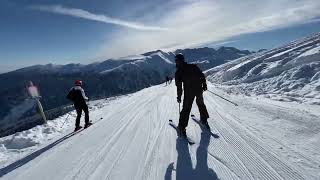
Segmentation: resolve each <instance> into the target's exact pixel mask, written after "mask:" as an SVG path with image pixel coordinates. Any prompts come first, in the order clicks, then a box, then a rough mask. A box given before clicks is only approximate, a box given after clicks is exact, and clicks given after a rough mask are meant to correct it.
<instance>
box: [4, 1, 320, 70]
mask: <svg viewBox="0 0 320 180" xmlns="http://www.w3.org/2000/svg"><path fill="white" fill-rule="evenodd" d="M319 9H320V1H319V0H268V1H263V0H255V1H248V0H202V1H200V0H152V1H145V0H114V1H111V0H108V1H106V0H90V1H88V0H63V1H62V0H59V1H58V0H1V1H0V72H6V71H9V70H13V69H16V68H21V67H25V66H30V65H34V64H47V63H55V64H66V63H84V64H86V63H90V62H94V61H101V60H104V59H107V58H111V57H120V56H127V55H131V54H138V53H143V52H146V51H150V50H155V49H163V50H174V49H177V48H187V47H201V46H213V47H216V46H219V45H225V46H235V47H238V48H241V49H250V50H258V49H261V48H272V47H275V46H278V45H281V44H284V43H287V42H289V41H291V40H294V39H296V38H299V37H303V36H306V35H309V34H312V33H315V32H318V31H320V11H319Z"/></svg>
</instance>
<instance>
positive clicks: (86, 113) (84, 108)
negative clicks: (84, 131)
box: [74, 103, 89, 127]
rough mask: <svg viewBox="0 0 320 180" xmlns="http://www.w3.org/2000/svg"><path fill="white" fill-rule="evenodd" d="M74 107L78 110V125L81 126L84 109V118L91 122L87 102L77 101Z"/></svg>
mask: <svg viewBox="0 0 320 180" xmlns="http://www.w3.org/2000/svg"><path fill="white" fill-rule="evenodd" d="M74 107H75V108H76V111H77V118H76V127H79V126H80V118H81V114H82V111H83V112H84V119H85V123H86V124H87V123H89V110H88V106H87V104H85V103H79V104H77V103H75V104H74Z"/></svg>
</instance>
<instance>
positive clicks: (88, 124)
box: [84, 122, 92, 128]
mask: <svg viewBox="0 0 320 180" xmlns="http://www.w3.org/2000/svg"><path fill="white" fill-rule="evenodd" d="M91 125H92V122H88V123H86V124H85V125H84V128H87V127H89V126H91Z"/></svg>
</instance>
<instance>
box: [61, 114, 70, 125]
mask: <svg viewBox="0 0 320 180" xmlns="http://www.w3.org/2000/svg"><path fill="white" fill-rule="evenodd" d="M69 115H70V113H68V115H67V117H66V119H65V120H64V122H63V123H62V125H61V127H60V129H61V128H62V127H63V125H64V123H65V122H66V121H67V119H68V117H69Z"/></svg>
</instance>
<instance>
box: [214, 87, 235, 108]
mask: <svg viewBox="0 0 320 180" xmlns="http://www.w3.org/2000/svg"><path fill="white" fill-rule="evenodd" d="M208 91H209V92H210V93H212V94H214V95H216V96H218V97H220V98H221V99H223V100H225V101H228V102H229V103H232V104H233V105H235V106H238V104H237V103H234V102H232V101H230V100H228V99H226V98H224V97H222V96H220V95H218V94H216V93H214V92H212V91H210V90H208Z"/></svg>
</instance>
